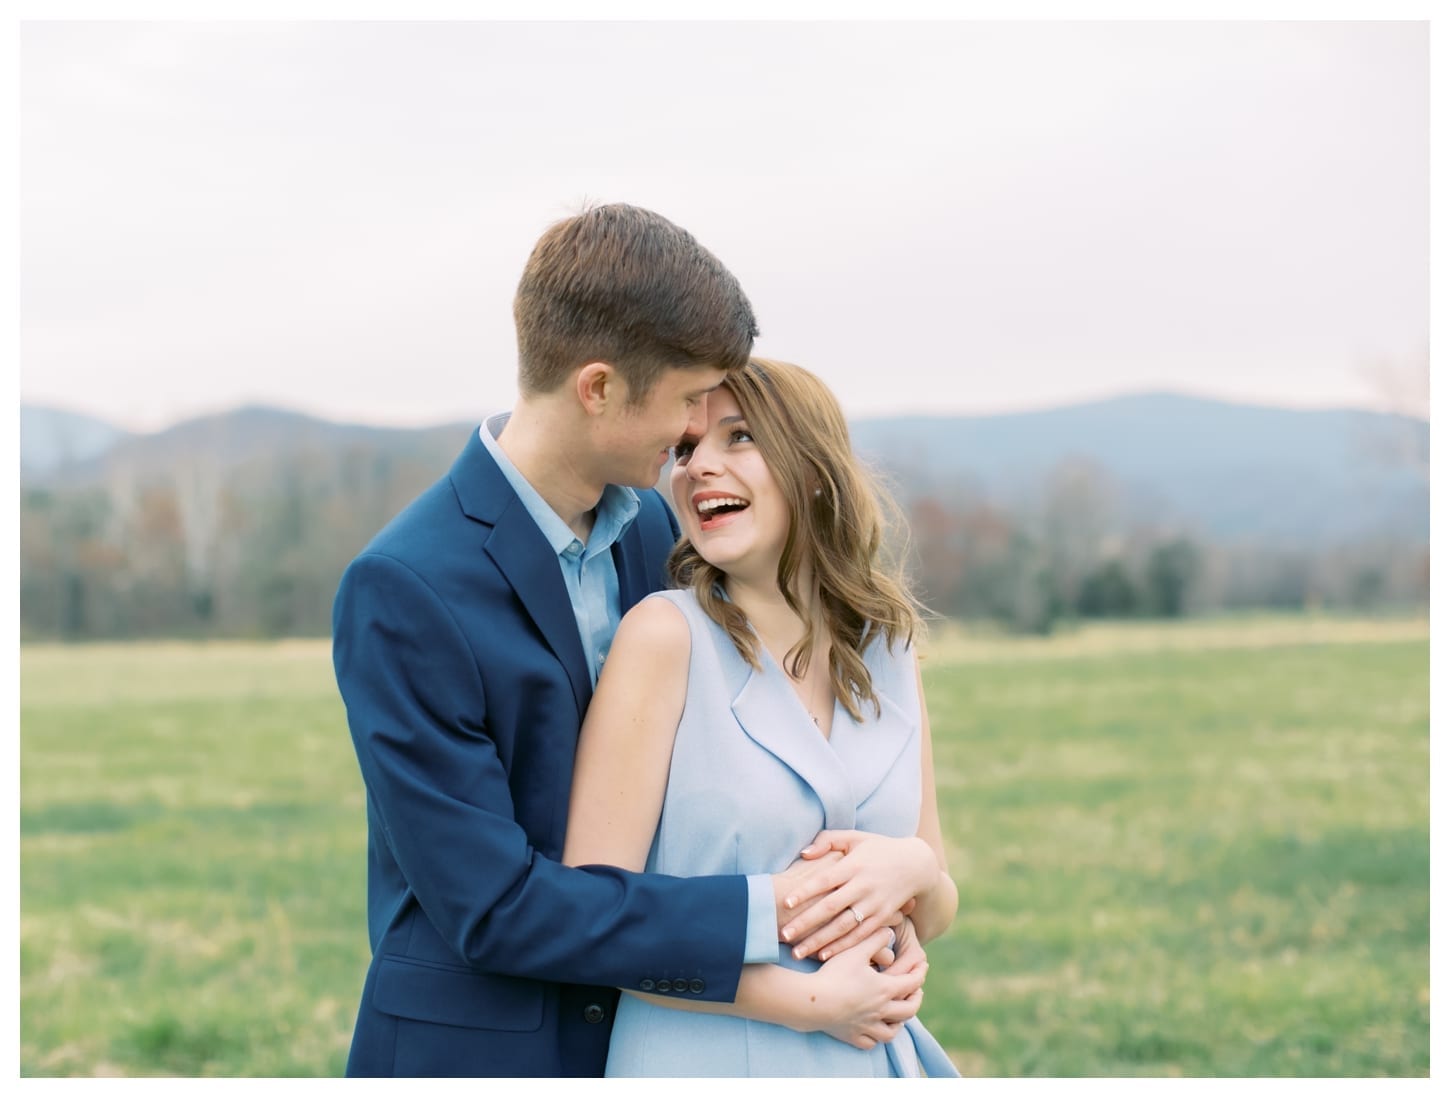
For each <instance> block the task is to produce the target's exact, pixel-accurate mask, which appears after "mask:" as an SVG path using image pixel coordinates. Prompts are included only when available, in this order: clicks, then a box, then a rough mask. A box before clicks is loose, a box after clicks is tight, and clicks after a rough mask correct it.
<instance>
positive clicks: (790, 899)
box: [785, 896, 801, 911]
mask: <svg viewBox="0 0 1450 1098" xmlns="http://www.w3.org/2000/svg"><path fill="white" fill-rule="evenodd" d="M800 902H801V901H800V897H799V896H787V897H786V898H785V909H786V910H787V911H794V910H795V905H796V904H798V903H800Z"/></svg>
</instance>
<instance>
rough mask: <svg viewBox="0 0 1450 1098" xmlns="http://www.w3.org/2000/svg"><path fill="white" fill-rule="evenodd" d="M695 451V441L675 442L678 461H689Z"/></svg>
mask: <svg viewBox="0 0 1450 1098" xmlns="http://www.w3.org/2000/svg"><path fill="white" fill-rule="evenodd" d="M694 452H695V444H694V443H693V442H677V443H675V460H676V461H689V460H690V455H691V454H693V453H694Z"/></svg>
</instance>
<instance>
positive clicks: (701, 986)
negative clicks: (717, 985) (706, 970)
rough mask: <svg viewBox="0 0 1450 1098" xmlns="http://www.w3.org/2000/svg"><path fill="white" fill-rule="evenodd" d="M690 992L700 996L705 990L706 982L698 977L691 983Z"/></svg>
mask: <svg viewBox="0 0 1450 1098" xmlns="http://www.w3.org/2000/svg"><path fill="white" fill-rule="evenodd" d="M690 990H691V991H693V992H694V993H695V994H696V995H698V994H700V992H702V991H704V990H705V981H704V980H702V979H700V978H699V977H698V976H696V977H695V978H694V979H693V980H691V981H690Z"/></svg>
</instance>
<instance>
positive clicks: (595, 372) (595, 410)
mask: <svg viewBox="0 0 1450 1098" xmlns="http://www.w3.org/2000/svg"><path fill="white" fill-rule="evenodd" d="M623 386H624V379H623V378H622V377H620V376H619V371H617V370H616V369H615V368H614V367H613V366H611V365H610V364H609V363H607V362H589V363H586V364H585V365H584V366H581V367H580V369H579V372H578V373H577V374H575V375H574V391H575V393H576V394H577V395H578V397H579V403H580V405H581V406H582V407H583V408H584V411H585V414H587V415H591V416H597V415H602V414H603V412H604V410H605V408H606V407H608V406H609V404H610V403H611V402H615V403H617V402H618V401H619V400H620V398H621V395H622V389H623Z"/></svg>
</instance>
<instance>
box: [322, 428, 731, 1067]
mask: <svg viewBox="0 0 1450 1098" xmlns="http://www.w3.org/2000/svg"><path fill="white" fill-rule="evenodd" d="M640 497H641V498H640V513H639V516H638V518H637V519H636V520H635V522H634V523H633V524H632V525H631V527H630V528H629V529H628V530H627V531H626V532H625V534H624V535H623V536H622V537H621V539H620V540H619V542H618V543H617V544H616V545H615V547H614V563H615V567H616V569H617V570H618V573H619V586H620V594H621V602H622V604H623V608H624V609H625V610H628V609H629V608H630V607H631V606H633V605H634V604H635V603H636V602H638V601H639V600H640V599H641V598H643V597H644V596H645V595H646V594H648V593H649V592H651V591H654V590H657V589H659V588H660V587H661V586H662V585H663V582H664V574H663V572H664V569H663V564H664V559H665V556H666V554H667V553H668V552H669V549H670V547H671V545H672V544H673V543H674V539H675V537H676V534H677V528H676V526H675V523H674V519H673V517H672V516H671V515H670V513H669V511H668V509H667V508H666V507H665V504H664V501H663V500H662V499H661V498H660V496H659V495H658V493H656V492H642V493H640ZM584 660H585V657H584V650H583V646H582V644H581V642H580V639H579V631H578V627H577V625H576V624H575V618H574V614H573V610H572V608H571V606H570V603H569V597H568V593H567V591H566V589H565V587H564V580H563V577H562V576H561V575H560V571H559V563H558V558H557V557H556V556H555V554H554V551H553V550H552V549H551V548H550V546H549V544H548V542H547V541H546V540H545V538H544V535H543V534H542V532H540V530H539V528H538V526H537V525H536V524H535V523H534V520H533V519H532V518H531V517H530V515H529V513H528V511H527V510H526V509H525V508H524V505H523V503H522V502H521V501H520V500H519V498H518V496H517V494H516V493H515V492H514V491H513V489H512V488H511V487H510V486H509V484H508V481H507V480H505V479H504V476H503V474H502V472H501V471H500V470H499V468H498V465H497V463H496V462H495V461H494V460H493V458H492V457H491V456H490V455H489V453H488V450H487V449H486V448H485V447H484V445H483V443H482V441H481V440H480V439H479V438H478V436H477V434H476V433H475V434H474V435H473V436H472V437H471V438H470V440H469V442H468V445H467V446H466V447H465V448H464V450H463V453H462V454H461V455H460V456H459V458H458V460H457V461H456V462H455V463H454V466H453V469H452V471H451V472H450V473H449V474H448V475H447V476H446V477H444V478H443V479H442V480H440V481H439V482H438V483H437V484H435V485H433V486H432V487H431V488H429V489H428V490H427V491H426V492H424V493H423V494H422V495H421V496H419V497H418V499H416V500H415V501H414V502H413V503H412V504H410V505H409V506H408V508H407V509H406V510H404V511H403V512H402V513H401V514H400V515H398V517H397V518H395V519H394V520H393V521H392V522H391V523H389V524H388V526H387V527H385V528H384V529H383V530H382V532H381V533H379V534H378V535H377V537H375V538H374V539H373V541H372V542H371V543H370V544H369V545H368V547H367V548H366V549H365V550H364V551H363V552H362V553H361V554H360V555H359V556H358V557H357V559H356V560H354V561H353V562H352V564H351V565H349V567H348V569H347V571H346V573H345V574H344V576H343V579H342V584H341V586H340V588H339V589H338V594H337V600H336V603H335V604H334V607H333V662H334V666H335V669H336V672H337V682H338V686H339V688H340V690H341V692H342V697H343V700H344V702H345V703H346V706H347V719H348V725H349V728H350V729H351V732H352V738H353V745H354V747H355V748H356V750H357V757H358V763H359V765H360V767H361V769H362V776H363V782H364V784H365V785H366V787H367V817H368V931H369V937H370V938H371V941H372V948H373V958H372V963H371V965H370V966H369V968H368V974H367V980H366V983H365V984H364V987H363V995H362V1003H361V1005H360V1007H359V1009H358V1017H357V1026H356V1029H355V1031H354V1034H353V1043H352V1052H351V1055H350V1057H349V1059H348V1065H347V1070H348V1074H349V1075H408V1076H433V1075H455V1076H456V1075H472V1076H480V1075H502V1076H527V1075H542V1076H560V1075H585V1076H587V1075H600V1074H602V1073H603V1069H604V1058H605V1054H606V1052H607V1049H608V1040H609V1029H610V1025H611V1023H612V1020H613V1016H614V1007H615V1001H616V999H617V997H618V992H617V991H614V990H613V988H616V987H641V986H643V987H645V988H647V989H648V988H653V989H654V990H656V991H659V990H664V991H668V992H669V993H670V994H677V995H680V996H682V997H694V998H701V999H712V1000H730V999H732V998H733V997H734V995H735V990H736V986H737V983H738V981H739V977H740V966H741V958H742V955H743V952H744V942H745V924H746V908H747V896H746V883H745V878H744V877H699V878H692V879H689V880H686V879H681V878H676V877H665V876H660V875H655V874H637V873H628V872H625V871H623V870H619V869H614V868H609V867H602V866H595V867H583V868H577V869H571V868H566V867H564V866H562V865H560V864H559V862H558V858H559V857H560V855H561V853H562V851H563V845H564V828H565V824H566V823H567V820H568V806H569V787H570V783H571V782H572V780H573V772H574V748H575V743H576V740H577V737H578V732H579V726H580V723H581V721H582V719H583V716H584V710H585V707H586V706H587V705H588V702H589V697H590V694H591V687H590V681H589V671H588V668H587V667H586V666H585V662H584Z"/></svg>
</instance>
